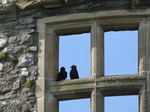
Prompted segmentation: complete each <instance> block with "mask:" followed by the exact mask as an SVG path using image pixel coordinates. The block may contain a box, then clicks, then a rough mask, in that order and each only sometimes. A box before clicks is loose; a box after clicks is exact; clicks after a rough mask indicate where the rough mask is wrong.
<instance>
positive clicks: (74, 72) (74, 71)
mask: <svg viewBox="0 0 150 112" xmlns="http://www.w3.org/2000/svg"><path fill="white" fill-rule="evenodd" d="M71 68H72V69H71V71H70V78H71V79H79V75H78V71H77V67H76V66H75V65H72V66H71Z"/></svg>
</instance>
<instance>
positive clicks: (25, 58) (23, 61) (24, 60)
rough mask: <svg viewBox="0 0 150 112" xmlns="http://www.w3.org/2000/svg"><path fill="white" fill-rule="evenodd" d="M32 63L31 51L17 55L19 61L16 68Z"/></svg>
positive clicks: (28, 65)
mask: <svg viewBox="0 0 150 112" xmlns="http://www.w3.org/2000/svg"><path fill="white" fill-rule="evenodd" d="M33 64H34V55H33V54H32V53H28V54H25V55H21V56H20V57H19V63H18V65H17V68H20V67H30V66H32V65H33Z"/></svg>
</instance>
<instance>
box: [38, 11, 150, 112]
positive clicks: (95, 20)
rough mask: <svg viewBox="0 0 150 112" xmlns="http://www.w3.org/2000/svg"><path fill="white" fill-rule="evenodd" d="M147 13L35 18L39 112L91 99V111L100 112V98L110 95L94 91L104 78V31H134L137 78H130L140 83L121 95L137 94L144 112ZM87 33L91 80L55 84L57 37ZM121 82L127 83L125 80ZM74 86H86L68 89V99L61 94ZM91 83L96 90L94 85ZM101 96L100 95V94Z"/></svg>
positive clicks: (102, 109) (146, 69)
mask: <svg viewBox="0 0 150 112" xmlns="http://www.w3.org/2000/svg"><path fill="white" fill-rule="evenodd" d="M148 11H150V10H147V11H145V12H144V13H143V12H141V10H137V12H134V13H133V12H130V11H127V10H112V11H100V12H92V13H79V14H69V15H61V16H53V17H46V18H42V19H39V20H38V21H37V25H38V32H39V53H38V67H39V77H38V80H37V88H36V90H37V91H36V95H37V102H38V110H39V112H49V111H50V112H58V106H59V103H58V101H61V100H68V99H79V98H91V112H99V111H101V112H103V111H104V107H103V105H104V96H111V94H109V93H105V92H106V91H105V89H104V90H103V89H100V90H99V88H98V87H100V86H101V85H98V84H99V83H100V82H103V79H104V80H107V78H106V79H105V77H104V32H106V31H123V30H138V40H139V42H138V63H139V64H138V68H139V69H138V70H139V73H138V75H137V76H134V75H132V78H133V79H134V78H135V79H136V78H137V79H139V80H141V82H142V83H141V84H137V89H135V91H131V93H130V92H127V93H125V94H131V95H132V94H136V95H138V93H139V99H140V105H139V110H140V112H147V111H146V109H144V106H145V100H144V99H143V97H145V93H144V92H143V91H145V90H146V89H147V88H146V87H145V86H143V83H144V81H145V80H144V77H145V75H146V76H147V77H148V76H149V75H148V74H149V70H148V67H147V66H148V64H147V63H146V60H147V59H148V56H147V55H148V53H147V52H148V51H147V50H146V49H145V48H146V47H148V46H147V45H148V43H147V41H145V40H146V39H147V40H148V41H150V40H149V39H148V38H147V37H148V36H149V35H150V34H149V33H148V32H146V31H147V30H146V29H148V28H149V27H150V25H149V22H150V20H149V19H147V18H145V17H146V16H145V15H149V12H148ZM87 32H91V78H87V79H78V81H74V80H70V81H64V82H63V83H57V82H55V79H56V76H57V75H56V74H57V72H58V53H59V50H58V43H59V38H58V36H59V35H69V34H80V33H87ZM97 37H99V38H97ZM145 43H146V46H145ZM51 70H52V71H51ZM51 74H52V75H51ZM116 77H117V76H116ZM123 77H126V76H119V77H118V78H119V79H121V80H124V78H123ZM108 79H109V78H108ZM125 79H126V80H129V79H128V78H127V77H126V78H125ZM98 81H99V82H98ZM110 81H112V80H110ZM76 84H84V85H86V84H90V85H89V88H88V89H87V90H86V89H85V91H84V87H83V88H78V89H79V90H77V91H75V90H68V91H73V92H74V91H75V92H74V93H73V92H70V93H69V95H70V97H69V98H68V97H65V95H66V94H68V92H66V91H65V89H64V87H65V86H66V87H69V86H70V85H76ZM95 84H96V87H95V86H94V85H95ZM70 87H71V86H70ZM58 88H59V89H60V88H62V90H63V91H61V90H60V91H57V89H58ZM97 88H98V89H97ZM141 88H142V89H141ZM99 91H101V92H99ZM101 93H103V95H102V94H101ZM74 94H83V95H74ZM120 94H123V93H120ZM113 95H115V94H113ZM116 95H118V94H116ZM96 99H100V100H101V101H97V100H96ZM97 104H101V106H99V107H97ZM143 105H144V106H143ZM100 108H101V109H100Z"/></svg>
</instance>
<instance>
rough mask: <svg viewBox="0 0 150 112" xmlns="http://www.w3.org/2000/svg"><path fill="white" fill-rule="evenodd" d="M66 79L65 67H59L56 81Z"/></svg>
mask: <svg viewBox="0 0 150 112" xmlns="http://www.w3.org/2000/svg"><path fill="white" fill-rule="evenodd" d="M66 78H67V72H66V71H65V67H61V68H60V72H59V73H58V76H57V79H56V81H61V80H65V79H66Z"/></svg>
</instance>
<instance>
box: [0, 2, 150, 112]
mask: <svg viewBox="0 0 150 112" xmlns="http://www.w3.org/2000/svg"><path fill="white" fill-rule="evenodd" d="M53 1H54V0H53ZM57 1H58V2H56V4H55V3H44V2H43V4H42V3H39V2H36V1H28V2H27V1H26V0H24V1H22V0H0V112H37V111H38V110H37V105H36V104H37V103H36V95H35V93H36V79H37V78H38V66H37V63H38V60H37V54H38V31H37V27H36V25H37V23H36V21H37V19H38V18H42V17H48V16H54V15H62V14H70V13H79V12H80V13H81V12H92V11H96V10H108V9H115V8H116V9H118V8H128V7H130V8H132V6H134V5H135V6H136V5H137V4H135V2H133V4H132V1H130V0H122V1H121V0H116V1H111V0H108V2H106V1H102V0H101V1H99V0H93V1H91V0H77V2H74V1H75V0H66V3H63V2H60V1H59V0H57ZM97 1H98V2H97ZM9 3H11V4H9ZM12 3H13V4H12ZM136 3H138V2H136ZM129 4H132V5H129ZM139 7H141V6H140V5H139ZM144 7H145V6H144ZM146 7H149V6H146ZM134 8H135V7H134Z"/></svg>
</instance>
